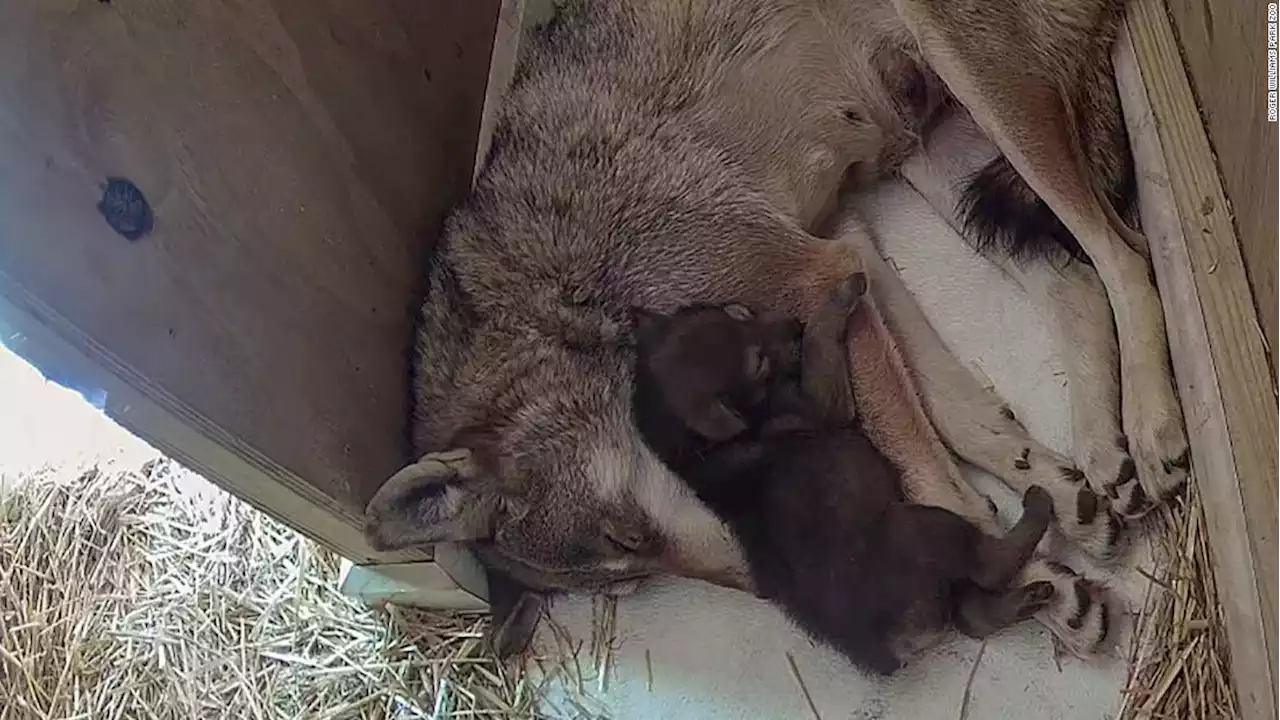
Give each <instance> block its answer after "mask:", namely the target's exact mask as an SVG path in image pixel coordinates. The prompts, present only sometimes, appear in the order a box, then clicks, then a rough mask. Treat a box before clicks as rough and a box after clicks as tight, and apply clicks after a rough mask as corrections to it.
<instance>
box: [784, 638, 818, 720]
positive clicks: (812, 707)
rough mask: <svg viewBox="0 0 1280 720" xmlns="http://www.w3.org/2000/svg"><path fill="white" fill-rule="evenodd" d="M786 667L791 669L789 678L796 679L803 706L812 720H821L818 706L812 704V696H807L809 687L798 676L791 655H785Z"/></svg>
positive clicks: (794, 661)
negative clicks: (810, 714) (802, 698)
mask: <svg viewBox="0 0 1280 720" xmlns="http://www.w3.org/2000/svg"><path fill="white" fill-rule="evenodd" d="M786 656H787V665H788V666H790V667H791V677H793V678H795V679H796V685H799V686H800V694H801V695H803V696H804V701H805V704H806V705H808V706H809V712H810V713H812V714H813V720H822V715H821V713H819V712H818V706H817V705H816V704H814V702H813V696H812V695H810V694H809V686H807V685H805V684H804V678H803V677H801V676H800V668H799V667H798V666H797V665H796V659H795V657H793V656H792V655H791V653H786Z"/></svg>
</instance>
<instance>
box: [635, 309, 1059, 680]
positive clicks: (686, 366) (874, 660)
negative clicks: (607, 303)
mask: <svg viewBox="0 0 1280 720" xmlns="http://www.w3.org/2000/svg"><path fill="white" fill-rule="evenodd" d="M858 295H859V293H858V292H856V291H855V290H854V289H853V288H852V287H851V284H846V285H845V286H844V287H842V288H841V290H840V291H839V292H838V293H837V294H836V295H835V296H834V297H833V298H832V300H831V301H830V302H829V303H828V305H827V306H826V307H825V308H824V309H823V310H821V311H820V312H819V313H818V315H816V316H815V318H814V320H813V322H812V323H810V325H809V326H808V327H807V328H806V330H805V332H804V335H803V350H802V351H800V350H801V349H800V348H797V347H796V345H797V343H796V338H797V334H796V332H795V329H794V326H791V325H790V324H789V323H787V322H786V321H775V320H772V319H770V318H767V317H761V318H757V317H755V316H753V315H752V314H751V313H750V312H749V311H748V310H746V309H745V308H741V307H735V306H729V307H727V308H715V307H706V306H702V307H692V308H687V309H684V310H681V311H678V312H677V313H675V314H674V315H671V316H661V315H653V314H649V313H641V314H640V315H639V318H638V321H637V342H638V344H639V360H638V364H637V369H636V394H635V398H634V403H633V407H634V408H635V413H636V422H637V425H638V426H639V428H640V431H641V433H642V434H643V435H644V436H645V439H646V441H647V442H649V443H650V444H651V445H652V447H653V448H654V450H655V452H657V454H658V455H659V457H661V458H663V460H664V462H666V463H668V464H669V465H670V466H671V467H672V469H673V470H674V471H676V472H677V473H678V474H680V475H681V476H682V477H683V478H685V479H686V480H687V481H688V482H689V483H690V484H691V486H693V487H694V488H695V490H696V491H697V492H698V493H699V495H700V496H701V497H702V499H703V500H704V501H705V502H707V503H708V504H709V505H710V506H711V507H712V509H713V510H714V511H715V512H716V513H717V514H718V515H720V516H721V517H722V518H723V519H724V520H725V521H726V522H727V523H728V524H729V526H730V527H731V528H732V529H733V531H734V533H735V534H736V535H737V537H738V539H739V541H740V542H741V543H742V546H743V548H744V550H745V552H746V556H747V562H748V565H749V566H750V568H751V572H752V575H753V578H754V580H755V583H756V587H757V588H758V590H759V592H760V593H761V594H762V595H764V596H765V597H768V598H771V599H772V600H774V601H775V602H777V603H778V604H779V605H780V606H781V607H782V608H783V609H784V610H785V611H786V612H787V613H788V614H789V615H790V616H791V617H792V618H793V619H794V620H795V621H796V622H797V624H799V625H800V626H801V627H803V628H804V629H805V630H807V631H808V632H810V633H811V634H813V635H814V636H816V637H818V638H820V639H822V640H824V641H826V642H828V643H830V644H831V645H833V646H834V647H835V648H837V649H838V650H840V651H841V652H843V653H844V654H845V655H846V656H847V657H849V659H850V660H852V661H853V662H855V663H856V664H858V665H861V666H863V667H865V668H868V669H870V670H872V671H875V672H878V673H885V674H887V673H892V672H893V671H895V670H896V669H898V668H899V667H900V665H901V655H900V653H901V650H902V649H903V648H905V647H908V646H910V645H911V644H912V642H913V641H916V640H919V639H921V637H922V636H924V635H927V634H932V633H933V632H936V631H938V630H941V629H942V628H943V627H944V626H946V625H947V624H948V623H951V622H954V623H955V624H956V626H957V627H958V628H959V629H960V630H961V631H962V632H965V633H966V634H969V635H972V636H975V637H983V636H986V635H988V634H990V633H992V632H994V631H996V630H998V629H1000V628H1002V627H1005V626H1007V625H1009V624H1012V623H1013V622H1016V621H1018V620H1020V619H1024V618H1029V617H1030V616H1031V615H1032V614H1033V613H1034V612H1035V611H1036V610H1038V609H1039V608H1041V607H1043V606H1044V605H1045V604H1047V603H1048V601H1049V600H1050V598H1051V597H1052V595H1053V587H1052V585H1051V584H1049V583H1033V584H1030V585H1026V586H1023V587H1019V588H1017V589H1014V590H1009V587H1008V586H1009V584H1010V582H1011V581H1012V580H1013V578H1014V576H1015V575H1016V574H1017V572H1018V571H1019V570H1020V569H1021V568H1022V566H1023V565H1025V564H1026V562H1027V560H1028V559H1029V558H1030V557H1031V553H1032V551H1033V549H1034V548H1035V546H1036V544H1037V543H1038V542H1039V541H1040V538H1041V536H1042V535H1043V534H1044V532H1045V529H1046V527H1047V526H1048V523H1049V520H1050V517H1051V516H1052V501H1051V500H1050V498H1049V495H1048V494H1047V493H1046V492H1044V491H1043V490H1042V489H1040V488H1039V487H1033V488H1032V489H1031V490H1030V491H1029V492H1028V493H1027V494H1026V496H1025V498H1024V500H1023V504H1024V508H1025V512H1024V514H1023V517H1022V519H1021V520H1020V521H1019V522H1018V524H1017V525H1016V526H1015V527H1014V528H1013V530H1012V531H1011V532H1010V533H1009V535H1008V536H1007V537H1005V538H1004V539H995V538H992V537H989V536H987V535H984V534H983V533H982V532H980V531H979V530H978V529H977V528H976V527H975V526H974V525H972V524H971V523H969V522H968V521H966V520H964V519H963V518H961V517H960V516H958V515H956V514H954V513H951V512H949V511H947V510H943V509H941V508H936V507H926V506H922V505H912V504H908V503H906V502H904V500H903V497H902V492H901V488H900V486H899V482H898V479H897V477H896V475H895V473H894V471H893V469H892V468H891V467H890V465H889V463H888V462H887V461H886V460H885V459H884V457H883V456H882V455H881V454H880V453H879V452H877V451H876V449H875V448H874V447H873V446H872V445H871V443H870V442H868V441H867V439H866V437H865V436H864V435H863V434H862V433H861V431H859V430H858V429H857V428H856V427H855V426H853V425H851V423H850V422H849V421H848V410H849V405H848V404H847V402H846V401H845V398H846V397H847V391H846V390H845V389H844V387H843V386H845V385H847V382H848V376H849V375H848V370H847V368H846V367H844V360H843V358H844V357H845V354H844V353H840V352H821V351H820V348H821V346H822V345H831V346H836V347H843V345H844V342H845V337H844V333H843V328H844V327H845V324H846V319H847V316H848V314H849V312H850V310H851V309H852V306H853V304H854V303H855V302H856V300H857V296H858ZM798 351H800V352H799V354H800V356H801V357H800V364H801V368H800V374H801V375H802V376H803V377H802V378H797V377H796V376H795V371H796V367H795V365H796V361H795V359H796V355H797V354H798ZM801 386H803V387H804V390H801ZM694 428H697V429H694Z"/></svg>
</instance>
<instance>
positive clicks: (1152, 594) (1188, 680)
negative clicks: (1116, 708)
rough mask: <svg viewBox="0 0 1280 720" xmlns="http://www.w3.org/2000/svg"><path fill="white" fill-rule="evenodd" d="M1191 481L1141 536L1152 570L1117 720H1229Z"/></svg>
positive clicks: (1218, 631)
mask: <svg viewBox="0 0 1280 720" xmlns="http://www.w3.org/2000/svg"><path fill="white" fill-rule="evenodd" d="M1195 485H1196V483H1195V481H1194V480H1193V481H1192V482H1190V483H1188V486H1189V487H1188V490H1187V492H1186V493H1185V494H1184V495H1183V496H1182V497H1181V498H1179V499H1177V500H1175V501H1174V502H1173V503H1171V504H1169V505H1167V506H1165V507H1162V508H1161V509H1160V510H1158V511H1156V513H1155V515H1156V517H1155V518H1154V519H1153V520H1152V521H1151V527H1149V528H1147V533H1146V534H1147V536H1148V537H1149V538H1151V543H1152V546H1153V547H1152V555H1153V557H1154V560H1155V564H1156V568H1157V569H1156V570H1155V571H1154V572H1151V573H1147V574H1148V576H1149V578H1150V580H1151V584H1150V586H1149V590H1148V593H1147V598H1146V602H1145V603H1144V605H1143V608H1142V611H1141V614H1140V615H1139V617H1138V621H1137V623H1136V628H1135V631H1134V633H1133V638H1132V644H1131V647H1130V652H1129V676H1128V679H1127V681H1126V688H1125V692H1124V695H1123V697H1122V698H1121V706H1120V712H1119V718H1120V720H1140V719H1142V718H1159V719H1163V718H1169V719H1170V720H1231V719H1233V718H1237V717H1239V712H1238V710H1237V706H1236V701H1235V695H1234V693H1233V692H1232V689H1231V684H1230V679H1229V678H1230V677H1231V676H1230V664H1229V661H1228V646H1227V636H1226V630H1225V628H1224V626H1223V617H1222V607H1221V605H1220V604H1219V602H1218V594H1217V589H1216V588H1215V587H1214V580H1213V569H1212V568H1213V566H1212V564H1211V559H1210V555H1209V543H1208V538H1207V530H1206V529H1205V524H1204V510H1203V508H1202V506H1201V502H1200V496H1199V493H1198V492H1197V491H1196V487H1195Z"/></svg>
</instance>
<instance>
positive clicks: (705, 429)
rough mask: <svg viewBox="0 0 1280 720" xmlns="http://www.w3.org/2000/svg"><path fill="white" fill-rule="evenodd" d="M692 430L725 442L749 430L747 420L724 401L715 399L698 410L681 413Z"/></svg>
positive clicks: (712, 439)
mask: <svg viewBox="0 0 1280 720" xmlns="http://www.w3.org/2000/svg"><path fill="white" fill-rule="evenodd" d="M681 414H682V415H684V417H683V418H682V419H683V420H684V422H685V424H686V425H688V426H689V429H690V430H693V431H694V432H696V433H698V434H699V435H701V436H702V437H704V438H706V439H708V440H711V441H713V442H724V441H725V440H730V439H732V438H735V437H737V436H738V435H741V434H742V433H744V432H746V430H747V422H746V421H745V420H743V419H742V416H741V415H739V414H738V413H736V412H734V411H733V410H731V409H730V408H729V406H728V405H725V404H724V401H722V400H719V399H714V400H712V401H711V402H710V403H707V404H706V405H704V406H703V407H701V408H698V409H697V410H693V411H691V412H684V413H681Z"/></svg>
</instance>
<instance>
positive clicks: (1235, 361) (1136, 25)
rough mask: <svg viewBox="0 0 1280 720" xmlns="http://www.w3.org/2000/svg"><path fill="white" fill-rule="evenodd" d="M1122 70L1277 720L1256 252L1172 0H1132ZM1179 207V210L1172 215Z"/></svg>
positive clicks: (1250, 687)
mask: <svg viewBox="0 0 1280 720" xmlns="http://www.w3.org/2000/svg"><path fill="white" fill-rule="evenodd" d="M1126 53H1127V54H1129V57H1128V58H1126V57H1125V54H1126ZM1135 71H1138V72H1140V73H1141V74H1140V76H1139V75H1135ZM1116 72H1117V80H1118V82H1119V85H1120V87H1121V91H1122V92H1121V94H1122V98H1123V100H1124V101H1125V111H1126V112H1125V114H1126V120H1127V121H1128V123H1129V128H1130V137H1131V139H1132V140H1133V144H1134V155H1135V160H1136V162H1137V166H1138V176H1139V178H1140V181H1139V201H1140V204H1141V207H1142V212H1143V218H1142V220H1143V226H1144V229H1145V231H1146V233H1147V236H1148V238H1149V239H1150V241H1151V255H1152V263H1153V265H1154V268H1155V273H1156V279H1157V283H1158V284H1159V287H1160V295H1161V301H1162V303H1163V305H1164V309H1165V318H1166V324H1167V326H1168V330H1169V341H1170V346H1171V350H1172V356H1173V366H1174V374H1175V377H1176V380H1177V385H1178V390H1179V393H1180V394H1181V399H1182V404H1183V412H1184V416H1185V418H1186V423H1187V429H1188V435H1189V440H1190V442H1191V450H1192V461H1193V468H1194V474H1195V481H1196V482H1197V483H1198V484H1199V487H1200V491H1201V496H1202V498H1203V501H1204V509H1205V519H1206V523H1207V526H1208V530H1209V543H1210V546H1211V549H1212V553H1213V558H1214V565H1215V578H1214V579H1215V582H1216V585H1217V588H1218V597H1219V599H1220V601H1221V602H1222V605H1223V610H1224V614H1225V618H1226V624H1227V628H1226V629H1227V636H1228V639H1229V640H1230V643H1231V663H1232V676H1233V682H1234V686H1235V690H1236V694H1237V696H1238V698H1239V702H1240V708H1241V712H1242V715H1243V717H1245V718H1248V719H1250V720H1252V719H1254V718H1256V719H1258V720H1263V719H1265V720H1272V719H1273V718H1275V717H1276V667H1275V664H1274V662H1275V660H1274V659H1275V651H1276V599H1277V595H1276V576H1277V567H1276V557H1277V555H1276V553H1277V548H1276V523H1277V507H1276V505H1277V438H1276V431H1277V425H1276V409H1277V408H1276V397H1275V394H1274V386H1273V385H1272V383H1271V375H1270V368H1269V364H1268V360H1267V356H1266V352H1265V349H1264V345H1263V339H1262V336H1261V333H1260V332H1259V330H1258V326H1257V318H1256V315H1255V313H1254V307H1253V302H1252V298H1251V295H1250V292H1249V284H1248V278H1247V275H1246V272H1245V264H1244V260H1243V258H1242V256H1241V252H1240V246H1239V244H1238V242H1237V238H1236V235H1235V230H1234V227H1233V225H1232V222H1231V217H1230V213H1229V212H1228V209H1227V204H1226V199H1225V196H1224V191H1223V186H1222V183H1221V180H1220V178H1219V175H1218V170H1217V167H1216V165H1215V163H1214V159H1213V154H1212V151H1211V149H1210V147H1209V139H1208V137H1207V135H1206V133H1205V128H1204V125H1203V123H1202V121H1201V118H1200V113H1199V111H1198V108H1197V106H1196V102H1195V98H1194V96H1193V95H1192V93H1191V87H1190V85H1189V83H1188V81H1187V76H1186V72H1185V70H1184V68H1183V66H1182V61H1181V57H1180V55H1179V53H1178V47H1177V40H1176V38H1175V36H1174V33H1173V28H1172V25H1171V24H1170V22H1169V18H1168V16H1167V15H1166V12H1165V7H1164V0H1134V2H1132V3H1131V4H1130V9H1129V21H1128V25H1127V32H1125V33H1122V34H1121V38H1120V42H1119V46H1118V48H1117V62H1116ZM1144 195H1145V196H1146V197H1144ZM1171 207H1172V208H1176V216H1175V215H1174V214H1172V213H1170V212H1167V210H1168V208H1171ZM1162 211H1164V212H1162Z"/></svg>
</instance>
